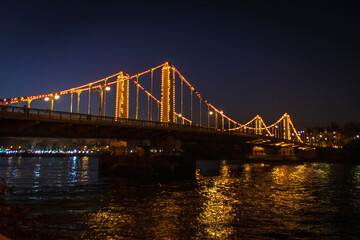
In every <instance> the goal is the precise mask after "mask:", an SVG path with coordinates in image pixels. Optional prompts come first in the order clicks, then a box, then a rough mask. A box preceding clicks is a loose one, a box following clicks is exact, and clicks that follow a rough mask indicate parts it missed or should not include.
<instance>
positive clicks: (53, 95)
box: [44, 93, 60, 116]
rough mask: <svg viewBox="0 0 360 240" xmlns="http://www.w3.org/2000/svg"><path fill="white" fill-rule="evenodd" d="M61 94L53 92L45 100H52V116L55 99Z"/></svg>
mask: <svg viewBox="0 0 360 240" xmlns="http://www.w3.org/2000/svg"><path fill="white" fill-rule="evenodd" d="M59 98H60V96H59V95H58V94H57V93H56V94H54V93H51V94H50V95H49V96H48V97H45V99H44V100H45V101H51V102H50V111H51V112H50V116H52V111H53V110H54V99H59Z"/></svg>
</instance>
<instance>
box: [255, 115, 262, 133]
mask: <svg viewBox="0 0 360 240" xmlns="http://www.w3.org/2000/svg"><path fill="white" fill-rule="evenodd" d="M261 127H262V122H261V117H260V116H259V115H257V116H256V118H255V134H258V135H261V134H262V131H261Z"/></svg>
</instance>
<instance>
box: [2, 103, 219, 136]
mask: <svg viewBox="0 0 360 240" xmlns="http://www.w3.org/2000/svg"><path fill="white" fill-rule="evenodd" d="M0 113H2V114H12V115H18V116H19V117H26V118H35V119H39V118H41V119H52V120H62V121H79V122H94V123H95V122H99V123H110V124H111V123H113V124H117V123H118V124H121V126H139V127H150V128H172V129H183V130H186V129H188V130H196V131H207V132H209V131H211V132H218V130H215V129H214V128H207V127H202V126H199V125H195V124H192V125H191V126H190V125H182V124H176V123H163V122H155V121H145V120H135V119H129V118H115V117H111V116H99V115H91V114H90V115H89V114H83V113H71V112H62V111H51V110H48V109H37V108H27V107H16V106H4V105H3V106H0Z"/></svg>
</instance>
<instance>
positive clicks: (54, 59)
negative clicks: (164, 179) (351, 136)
mask: <svg viewBox="0 0 360 240" xmlns="http://www.w3.org/2000/svg"><path fill="white" fill-rule="evenodd" d="M152 2H153V1H116V2H115V1H104V0H102V1H90V0H86V1H81V0H78V1H75V0H72V1H66V0H61V1H60V0H59V1H51V0H47V1H37V0H32V1H28V0H24V1H18V0H0V30H1V35H0V79H1V88H0V98H10V97H19V96H31V95H36V94H45V93H49V92H55V91H60V90H64V89H69V88H71V87H76V86H79V85H82V84H85V83H88V82H92V81H95V80H98V79H100V78H103V77H105V76H108V75H111V74H113V73H117V72H119V71H126V72H127V73H129V74H131V75H132V74H135V73H138V72H142V71H144V70H147V69H149V68H151V67H154V66H157V65H160V64H162V63H164V62H165V61H169V62H171V63H172V64H174V65H175V66H176V68H177V69H178V70H179V71H180V72H181V73H182V74H183V75H184V76H185V77H186V78H187V79H188V80H189V81H190V82H191V83H192V84H193V85H194V87H195V88H196V89H197V90H198V91H199V92H200V93H201V94H202V95H203V96H204V97H205V98H206V99H208V100H209V101H210V102H211V103H213V104H214V105H215V106H217V107H218V108H219V109H223V110H224V112H225V113H227V115H229V116H230V117H231V118H233V119H235V120H237V121H238V122H241V123H245V122H247V121H248V120H250V119H251V118H252V117H254V116H255V115H257V114H259V115H261V116H262V117H263V118H264V120H265V122H267V123H271V122H274V121H275V120H277V119H278V118H279V117H281V115H282V114H283V113H285V112H287V113H289V114H290V115H291V118H292V120H293V122H294V124H295V125H296V126H297V128H298V129H299V128H300V129H301V128H303V127H315V126H328V125H330V124H331V122H337V123H339V124H344V123H346V122H349V121H356V122H360V110H359V109H360V108H359V106H360V97H359V92H360V8H359V7H358V4H357V1H232V2H230V1H187V2H185V3H184V2H182V1H156V4H154V3H152ZM194 2H195V3H194Z"/></svg>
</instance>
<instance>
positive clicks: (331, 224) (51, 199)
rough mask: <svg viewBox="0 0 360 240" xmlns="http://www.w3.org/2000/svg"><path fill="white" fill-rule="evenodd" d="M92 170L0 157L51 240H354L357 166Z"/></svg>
mask: <svg viewBox="0 0 360 240" xmlns="http://www.w3.org/2000/svg"><path fill="white" fill-rule="evenodd" d="M98 161H99V160H98V158H97V157H68V158H50V157H46V158H45V157H43V158H31V157H1V158H0V178H5V179H6V181H7V183H8V185H9V186H16V188H15V189H14V195H13V196H9V197H8V200H9V201H11V202H12V203H13V204H16V205H18V206H21V207H26V208H29V209H30V212H29V213H28V214H29V215H30V216H31V217H32V218H34V219H36V224H37V226H38V228H40V229H42V230H43V231H49V232H53V233H56V234H57V236H59V239H61V238H64V239H65V238H68V237H69V236H71V237H72V238H73V239H358V238H360V164H342V163H314V162H313V163H301V164H296V163H291V164H289V163H287V164H261V163H260V164H259V163H256V164H255V163H244V162H238V161H226V160H222V161H213V160H212V161H210V160H209V161H207V160H198V161H197V162H196V171H195V172H194V175H193V176H194V177H193V178H185V179H181V178H180V179H179V178H177V179H156V178H151V179H150V178H145V177H144V178H142V177H133V178H129V177H127V178H125V177H121V176H116V177H114V176H109V175H107V174H102V173H100V172H99V169H98ZM34 221H35V220H34Z"/></svg>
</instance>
